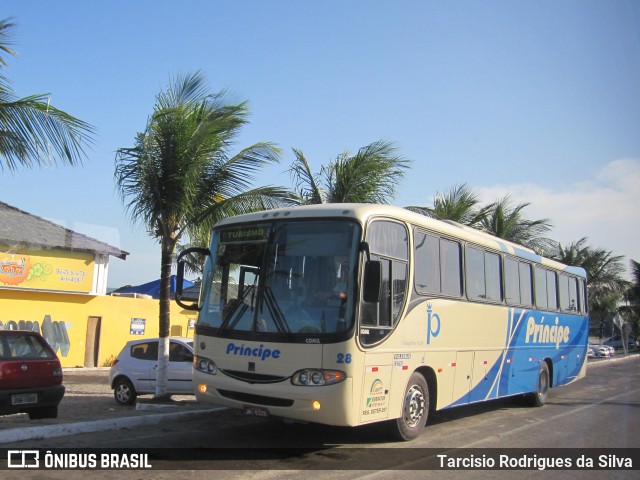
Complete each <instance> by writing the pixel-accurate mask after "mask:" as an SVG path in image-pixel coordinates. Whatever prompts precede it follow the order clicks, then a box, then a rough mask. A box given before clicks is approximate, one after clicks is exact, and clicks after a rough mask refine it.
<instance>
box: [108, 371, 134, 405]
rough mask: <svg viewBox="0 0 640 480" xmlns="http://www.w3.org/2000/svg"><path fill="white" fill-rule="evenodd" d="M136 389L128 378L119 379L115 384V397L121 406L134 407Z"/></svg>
mask: <svg viewBox="0 0 640 480" xmlns="http://www.w3.org/2000/svg"><path fill="white" fill-rule="evenodd" d="M137 396H138V394H137V393H136V389H135V388H133V384H132V383H131V381H130V380H129V379H128V378H126V377H119V378H117V379H116V380H115V382H113V397H114V398H115V399H116V402H118V403H119V404H120V405H132V404H133V402H135V401H136V397H137Z"/></svg>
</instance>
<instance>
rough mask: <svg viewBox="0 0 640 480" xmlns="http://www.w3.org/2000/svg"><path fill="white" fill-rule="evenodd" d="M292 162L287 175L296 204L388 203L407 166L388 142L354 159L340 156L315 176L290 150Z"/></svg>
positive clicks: (371, 146) (370, 147) (368, 148)
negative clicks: (292, 156)
mask: <svg viewBox="0 0 640 480" xmlns="http://www.w3.org/2000/svg"><path fill="white" fill-rule="evenodd" d="M293 152H294V154H295V160H294V161H293V163H292V165H291V167H290V168H289V173H290V175H291V178H292V180H293V183H294V184H295V190H296V194H297V196H298V202H299V203H300V204H307V205H309V204H319V203H388V202H389V200H391V199H393V198H394V197H395V194H396V188H397V186H398V184H399V182H400V181H401V180H402V178H403V177H404V171H405V169H406V168H408V166H409V162H408V161H407V160H405V159H404V158H402V157H401V156H399V155H397V154H396V148H395V147H394V145H393V144H392V143H390V142H386V141H382V140H380V141H377V142H373V143H371V144H369V145H367V146H365V147H362V148H361V149H359V150H358V152H357V153H356V154H355V155H351V154H350V153H349V152H348V151H345V152H343V153H342V154H341V155H339V156H338V157H336V159H335V160H333V161H331V162H329V163H328V164H327V165H323V166H322V167H321V169H320V172H319V173H318V174H314V173H313V172H312V171H311V167H310V166H309V162H308V161H307V159H306V158H305V156H304V154H303V153H302V152H301V151H300V150H297V149H294V150H293Z"/></svg>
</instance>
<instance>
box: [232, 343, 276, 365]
mask: <svg viewBox="0 0 640 480" xmlns="http://www.w3.org/2000/svg"><path fill="white" fill-rule="evenodd" d="M227 355H240V356H244V357H257V358H259V359H260V360H262V361H265V360H266V359H267V358H275V359H278V358H280V350H271V349H270V348H264V345H262V344H260V346H258V347H254V348H251V347H247V346H245V345H236V344H235V343H233V342H231V343H229V344H228V345H227Z"/></svg>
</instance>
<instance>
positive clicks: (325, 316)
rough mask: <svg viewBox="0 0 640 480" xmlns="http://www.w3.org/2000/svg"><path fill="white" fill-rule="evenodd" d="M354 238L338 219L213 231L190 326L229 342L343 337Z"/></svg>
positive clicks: (354, 231) (353, 226) (349, 314)
mask: <svg viewBox="0 0 640 480" xmlns="http://www.w3.org/2000/svg"><path fill="white" fill-rule="evenodd" d="M359 238H360V227H359V225H358V224H357V223H355V222H352V221H344V220H342V221H338V220H312V221H309V220H306V221H295V220H280V221H274V222H269V223H263V224H251V225H239V226H238V225H236V226H224V227H221V228H218V229H215V230H214V231H213V236H212V242H211V252H212V253H213V256H212V258H211V259H210V261H209V262H208V263H207V267H206V269H205V273H204V282H203V287H204V289H205V290H204V291H203V292H202V293H203V296H202V310H201V314H200V315H199V318H198V326H199V327H209V328H213V329H215V334H216V335H217V336H229V337H234V336H238V335H240V336H250V337H251V338H260V337H265V338H269V337H273V336H278V337H281V338H282V339H284V340H285V341H286V340H291V341H304V339H305V338H308V337H310V336H313V337H317V338H322V337H326V338H328V337H329V336H334V337H335V336H337V334H340V335H339V336H341V337H343V336H344V334H345V332H349V331H350V330H351V329H352V327H353V322H354V314H353V312H354V305H355V298H354V297H355V294H354V291H355V290H354V288H355V282H354V271H355V265H356V260H357V254H358V245H359Z"/></svg>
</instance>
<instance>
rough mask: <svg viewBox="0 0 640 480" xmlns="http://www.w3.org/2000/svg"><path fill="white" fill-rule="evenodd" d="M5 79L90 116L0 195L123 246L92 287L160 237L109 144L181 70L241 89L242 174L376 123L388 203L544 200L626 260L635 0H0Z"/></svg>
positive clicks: (155, 261)
mask: <svg viewBox="0 0 640 480" xmlns="http://www.w3.org/2000/svg"><path fill="white" fill-rule="evenodd" d="M0 11H1V12H2V13H1V14H0V17H1V18H7V17H12V19H13V21H14V22H15V23H16V24H17V27H16V28H15V29H14V45H13V48H14V50H16V51H17V52H18V53H19V56H18V57H16V58H12V57H9V58H7V60H8V62H9V65H8V67H6V68H4V69H3V74H4V75H5V76H6V77H8V78H9V79H10V80H11V81H12V82H13V87H14V90H15V91H16V93H17V94H18V95H19V96H27V95H31V94H35V93H47V94H49V95H50V99H51V103H52V105H55V106H56V107H57V108H60V109H62V110H64V111H66V112H68V113H70V114H72V115H74V116H76V117H78V118H80V119H82V120H84V121H86V122H88V123H90V124H92V125H93V126H94V127H95V128H96V135H95V141H94V143H93V145H91V147H90V148H89V149H88V150H87V158H86V160H85V161H84V163H83V165H82V166H81V167H65V166H56V167H50V168H44V169H33V170H28V169H24V168H22V169H18V170H17V171H15V172H14V173H10V172H8V171H7V170H3V171H0V201H3V202H5V203H8V204H10V205H13V206H15V207H17V208H20V209H22V210H25V211H27V212H29V213H32V214H34V215H38V216H40V217H43V218H47V219H49V220H53V221H55V222H57V223H60V224H62V225H64V226H65V227H67V228H70V229H72V230H75V231H78V232H81V233H85V234H88V235H90V236H92V237H94V238H97V239H99V240H102V241H105V242H107V243H109V244H111V245H114V246H117V247H119V248H121V249H123V250H125V251H127V252H129V253H130V255H129V256H128V258H127V260H126V261H122V260H120V259H117V258H113V257H112V258H111V260H110V263H109V286H110V287H118V286H122V285H137V284H141V283H145V282H148V281H151V280H155V279H157V278H159V275H160V256H159V251H160V248H159V246H158V244H157V243H156V242H155V241H154V240H153V239H151V238H150V237H149V236H148V235H147V233H146V231H145V228H144V226H142V225H140V224H134V223H133V222H132V220H131V218H130V217H129V216H128V214H127V211H126V209H125V207H124V206H123V203H122V200H121V199H120V197H119V195H118V191H117V189H116V186H115V183H114V168H115V153H116V151H117V149H118V148H123V147H131V146H133V143H134V139H135V135H136V133H137V132H140V131H142V130H143V129H144V127H145V125H146V121H147V119H148V117H149V115H150V114H151V112H152V110H153V105H154V102H155V96H156V94H157V93H159V92H160V91H161V90H162V89H164V88H165V87H166V86H167V85H168V84H169V83H170V81H171V79H172V78H175V77H176V76H177V75H185V74H189V73H193V72H196V71H201V72H202V73H203V74H204V75H205V76H206V78H207V81H208V83H209V86H210V89H211V91H212V92H218V91H220V90H223V89H227V90H228V91H229V93H230V95H231V96H232V98H233V99H237V100H238V101H243V100H246V101H248V104H249V108H250V110H251V116H250V118H249V120H250V123H249V124H248V125H246V126H245V127H244V128H243V130H242V131H241V134H240V135H239V136H238V138H237V144H236V146H237V149H238V150H239V149H240V148H242V147H245V146H248V145H250V144H253V143H256V142H259V141H269V142H273V143H275V144H277V145H278V146H279V147H280V148H281V149H282V151H283V156H282V159H281V161H280V163H279V164H277V165H273V166H270V167H268V168H266V169H265V170H264V171H263V172H262V173H261V175H260V176H259V178H258V181H257V182H256V186H258V184H260V185H281V186H287V187H291V186H292V184H291V179H290V176H289V174H288V173H287V169H288V168H289V166H290V165H291V162H292V160H293V158H294V157H293V153H292V149H293V148H297V149H300V150H302V151H303V152H304V154H305V156H306V158H307V159H308V160H309V162H310V163H311V166H312V168H313V170H314V171H318V170H319V168H320V166H321V165H324V164H326V163H328V162H329V161H331V160H333V159H335V158H336V157H337V156H338V155H339V154H341V153H342V152H343V151H345V150H348V151H350V152H353V153H355V152H356V151H357V150H358V149H359V148H361V147H363V146H365V145H368V144H370V143H372V142H374V141H377V140H380V139H384V140H388V141H392V142H393V143H394V144H395V145H396V147H397V152H398V153H399V154H400V155H402V156H403V157H404V158H406V159H408V160H410V161H411V162H412V163H411V169H410V170H409V171H408V172H407V175H406V177H405V179H404V180H403V181H402V183H401V184H400V186H399V189H398V194H397V196H396V198H395V199H393V201H392V202H391V203H393V204H395V205H399V206H408V205H421V206H428V205H432V203H433V198H434V195H436V193H438V192H445V191H447V190H449V189H451V188H452V187H454V186H456V185H460V184H462V183H467V184H468V185H469V186H470V187H471V188H472V189H473V190H474V191H476V192H477V193H478V194H479V195H480V196H481V197H482V199H483V200H484V201H486V202H487V203H488V202H491V201H494V200H497V199H499V198H502V197H503V196H504V195H506V194H508V195H510V196H511V198H512V199H513V200H514V202H515V203H521V202H528V203H530V205H529V206H528V207H526V208H525V210H524V214H525V216H526V217H527V218H529V219H539V218H548V219H549V220H550V221H551V223H552V224H553V226H554V227H553V230H552V231H551V232H550V235H549V236H550V237H551V238H554V239H556V240H558V241H561V242H563V243H564V244H568V243H570V242H573V241H576V240H579V239H581V238H582V237H588V239H589V244H590V245H592V246H594V247H598V248H605V249H607V250H609V251H611V252H612V253H613V254H615V255H622V256H624V257H625V265H626V264H627V263H628V259H630V258H632V259H635V260H637V261H640V242H639V241H638V238H639V237H640V208H638V207H639V205H640V2H638V1H636V0H597V1H594V0H565V1H562V2H558V1H555V0H538V1H532V0H531V1H528V0H519V1H510V0H509V1H497V0H495V1H486V2H477V1H456V2H445V1H430V0H419V1H418V0H415V1H409V0H399V1H394V2H392V1H380V0H352V1H339V0H326V1H322V2H301V1H289V0H271V1H258V0H239V1H229V0H227V1H220V0H190V1H182V2H177V1H168V0H152V1H145V0H141V1H136V2H131V1H124V0H109V1H107V0H96V1H92V2H86V1H85V0H64V1H58V2H46V1H38V0H0Z"/></svg>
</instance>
